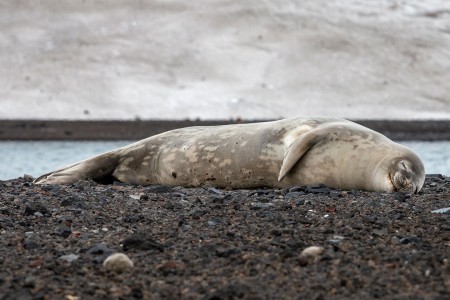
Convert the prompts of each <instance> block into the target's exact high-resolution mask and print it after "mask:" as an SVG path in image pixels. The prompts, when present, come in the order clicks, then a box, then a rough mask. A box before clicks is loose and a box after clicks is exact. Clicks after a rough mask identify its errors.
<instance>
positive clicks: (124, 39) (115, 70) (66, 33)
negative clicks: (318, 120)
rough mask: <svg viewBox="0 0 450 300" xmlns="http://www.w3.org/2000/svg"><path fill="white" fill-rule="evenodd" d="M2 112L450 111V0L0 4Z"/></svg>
mask: <svg viewBox="0 0 450 300" xmlns="http://www.w3.org/2000/svg"><path fill="white" fill-rule="evenodd" d="M0 26H1V28H2V30H1V31H0V49H1V55H0V119H135V118H140V119H186V118H190V119H197V118H200V119H229V118H238V117H239V118H243V119H272V118H280V117H293V116H307V115H308V116H333V117H344V118H353V119H355V118H358V119H450V84H449V82H450V1H444V0H434V1H431V0H427V1H420V0H408V1H406V0H405V1H400V0H397V1H395V0H390V1H388V0H377V1H375V0H372V1H368V0H365V1H362V0H360V1H358V0H348V1H326V0H309V1H306V0H303V1H300V0H299V1H292V0H291V1H289V0H277V1H256V0H253V1H232V0H221V1H220V0H218V1H207V0H198V1H181V0H172V1H162V0H161V1H133V0H122V1H119V0H109V1H106V0H105V1H95V3H94V2H91V1H86V2H80V1H76V2H72V1H52V0H42V1H7V0H0Z"/></svg>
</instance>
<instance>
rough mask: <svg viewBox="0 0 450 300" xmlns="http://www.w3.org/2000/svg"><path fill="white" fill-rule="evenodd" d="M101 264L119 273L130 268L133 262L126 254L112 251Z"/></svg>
mask: <svg viewBox="0 0 450 300" xmlns="http://www.w3.org/2000/svg"><path fill="white" fill-rule="evenodd" d="M103 266H104V267H105V268H106V269H108V270H112V271H114V272H118V273H120V272H124V271H126V270H128V269H131V268H132V267H133V266H134V264H133V261H132V260H131V259H130V258H129V257H128V256H127V255H126V254H123V253H114V254H112V255H110V256H108V257H107V258H106V259H105V261H104V262H103Z"/></svg>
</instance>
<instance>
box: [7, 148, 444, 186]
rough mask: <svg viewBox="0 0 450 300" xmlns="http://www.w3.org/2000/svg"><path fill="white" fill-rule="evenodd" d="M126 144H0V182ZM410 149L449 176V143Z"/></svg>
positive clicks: (429, 166)
mask: <svg viewBox="0 0 450 300" xmlns="http://www.w3.org/2000/svg"><path fill="white" fill-rule="evenodd" d="M129 143H131V142H130V141H108V142H106V141H98V142H79V141H70V142H68V141H62V142H61V141H43V142H34V141H33V142H28V141H26V142H23V141H4V142H0V180H5V179H11V178H16V177H19V176H23V175H24V174H28V175H32V176H34V177H37V176H39V175H41V174H43V173H46V172H49V171H52V170H54V169H56V168H59V167H62V166H65V165H68V164H71V163H75V162H77V161H80V160H83V159H86V158H89V157H91V156H93V155H96V154H100V153H103V152H106V151H109V150H113V149H115V148H118V147H121V146H125V145H127V144H129ZM401 143H402V144H404V145H406V146H407V147H409V148H411V149H413V150H414V151H415V152H416V153H417V154H418V155H419V156H420V158H421V159H422V161H423V162H424V164H425V170H426V173H427V174H445V175H450V142H449V141H445V142H413V141H412V142H401Z"/></svg>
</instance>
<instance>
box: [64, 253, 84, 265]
mask: <svg viewBox="0 0 450 300" xmlns="http://www.w3.org/2000/svg"><path fill="white" fill-rule="evenodd" d="M79 257H80V256H79V255H76V254H73V253H71V254H68V255H63V256H60V257H59V259H60V260H64V261H66V262H68V263H71V262H73V261H76V260H77V259H78V258H79Z"/></svg>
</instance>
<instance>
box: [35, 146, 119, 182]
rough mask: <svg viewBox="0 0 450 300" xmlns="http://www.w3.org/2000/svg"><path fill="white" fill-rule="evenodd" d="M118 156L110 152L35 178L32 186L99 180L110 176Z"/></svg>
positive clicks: (117, 161) (115, 152)
mask: <svg viewBox="0 0 450 300" xmlns="http://www.w3.org/2000/svg"><path fill="white" fill-rule="evenodd" d="M119 159H120V155H119V153H118V152H117V151H111V152H107V153H104V154H100V155H98V156H95V157H92V158H89V159H86V160H83V161H80V162H78V163H75V164H73V165H70V166H67V167H64V168H61V169H58V170H55V171H52V172H50V173H47V174H44V175H42V176H39V177H38V178H36V179H35V180H34V181H33V183H34V184H72V183H74V182H77V181H78V180H81V179H88V178H90V179H94V180H96V179H101V178H104V177H107V176H109V175H111V173H112V172H113V171H114V170H115V169H116V167H117V165H118V163H119Z"/></svg>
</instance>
